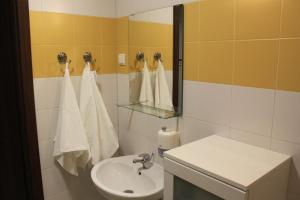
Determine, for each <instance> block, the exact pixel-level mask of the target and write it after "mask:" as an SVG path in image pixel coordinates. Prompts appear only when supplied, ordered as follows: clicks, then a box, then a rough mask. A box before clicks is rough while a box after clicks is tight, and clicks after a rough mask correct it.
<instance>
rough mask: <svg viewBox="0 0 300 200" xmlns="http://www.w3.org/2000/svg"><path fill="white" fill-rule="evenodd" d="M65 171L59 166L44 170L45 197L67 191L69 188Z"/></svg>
mask: <svg viewBox="0 0 300 200" xmlns="http://www.w3.org/2000/svg"><path fill="white" fill-rule="evenodd" d="M66 176H68V175H66V174H65V172H63V171H62V170H60V169H58V168H50V169H46V170H43V171H42V180H43V190H44V196H45V198H48V197H50V196H53V195H56V194H59V193H62V192H65V191H66V189H67V184H66Z"/></svg>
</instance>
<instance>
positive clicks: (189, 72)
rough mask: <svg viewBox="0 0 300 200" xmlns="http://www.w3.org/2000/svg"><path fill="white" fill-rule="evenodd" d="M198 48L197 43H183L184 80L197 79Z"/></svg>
mask: <svg viewBox="0 0 300 200" xmlns="http://www.w3.org/2000/svg"><path fill="white" fill-rule="evenodd" d="M198 58H199V48H198V44H197V43H185V44H184V67H183V69H184V80H189V81H197V80H198V66H199V59H198Z"/></svg>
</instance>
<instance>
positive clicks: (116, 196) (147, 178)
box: [91, 155, 163, 200]
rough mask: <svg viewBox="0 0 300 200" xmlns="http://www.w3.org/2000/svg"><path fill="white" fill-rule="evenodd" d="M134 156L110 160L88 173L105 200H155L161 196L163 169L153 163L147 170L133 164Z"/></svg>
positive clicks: (102, 162) (138, 164) (97, 165)
mask: <svg viewBox="0 0 300 200" xmlns="http://www.w3.org/2000/svg"><path fill="white" fill-rule="evenodd" d="M136 158H138V156H137V155H130V156H122V157H116V158H110V159H106V160H103V161H101V162H99V163H97V164H96V165H95V166H94V167H93V169H92V172H91V176H92V180H93V183H94V184H95V186H96V188H97V190H98V191H99V192H100V193H101V194H102V195H103V196H104V197H105V198H107V199H109V200H126V199H135V200H158V199H162V194H163V168H162V167H161V166H160V165H158V164H156V163H154V165H153V166H152V167H151V168H150V169H146V170H142V171H141V175H139V174H138V168H139V167H141V166H142V164H140V163H137V164H133V162H132V161H133V159H136Z"/></svg>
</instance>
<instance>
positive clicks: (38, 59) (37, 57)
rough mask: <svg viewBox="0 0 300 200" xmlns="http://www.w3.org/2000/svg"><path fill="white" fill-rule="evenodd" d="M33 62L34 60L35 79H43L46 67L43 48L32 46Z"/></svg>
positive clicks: (33, 71)
mask: <svg viewBox="0 0 300 200" xmlns="http://www.w3.org/2000/svg"><path fill="white" fill-rule="evenodd" d="M31 60H32V73H33V76H34V77H43V75H44V74H45V72H44V67H43V66H44V65H43V54H42V46H40V45H31Z"/></svg>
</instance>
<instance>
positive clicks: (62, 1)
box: [42, 0, 73, 14]
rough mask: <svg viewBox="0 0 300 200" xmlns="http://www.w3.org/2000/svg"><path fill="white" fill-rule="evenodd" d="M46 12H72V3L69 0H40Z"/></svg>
mask: <svg viewBox="0 0 300 200" xmlns="http://www.w3.org/2000/svg"><path fill="white" fill-rule="evenodd" d="M42 1H43V10H44V11H46V12H58V13H70V14H71V13H72V11H73V5H72V1H70V0H42Z"/></svg>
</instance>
